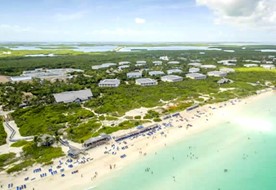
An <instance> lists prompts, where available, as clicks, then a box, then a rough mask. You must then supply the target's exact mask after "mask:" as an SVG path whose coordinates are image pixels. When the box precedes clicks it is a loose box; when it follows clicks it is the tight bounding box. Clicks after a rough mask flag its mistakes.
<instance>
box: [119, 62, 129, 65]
mask: <svg viewBox="0 0 276 190" xmlns="http://www.w3.org/2000/svg"><path fill="white" fill-rule="evenodd" d="M128 64H130V62H129V61H120V62H119V65H128Z"/></svg>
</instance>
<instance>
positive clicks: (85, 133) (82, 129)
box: [68, 119, 101, 142]
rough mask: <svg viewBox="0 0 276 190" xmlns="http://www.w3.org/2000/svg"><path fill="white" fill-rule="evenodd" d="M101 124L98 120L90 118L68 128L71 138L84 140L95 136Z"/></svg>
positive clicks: (78, 140) (76, 140)
mask: <svg viewBox="0 0 276 190" xmlns="http://www.w3.org/2000/svg"><path fill="white" fill-rule="evenodd" d="M100 126H101V123H99V122H98V121H97V120H94V119H92V120H89V121H88V122H87V123H83V124H80V125H79V126H77V127H71V128H69V129H68V135H69V138H70V139H72V140H73V141H75V142H82V141H85V140H87V139H89V138H90V137H92V136H93V133H95V132H96V131H97V130H98V129H99V128H100Z"/></svg>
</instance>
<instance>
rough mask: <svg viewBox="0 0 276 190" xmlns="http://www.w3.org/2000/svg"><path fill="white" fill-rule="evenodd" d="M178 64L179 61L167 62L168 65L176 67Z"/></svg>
mask: <svg viewBox="0 0 276 190" xmlns="http://www.w3.org/2000/svg"><path fill="white" fill-rule="evenodd" d="M179 63H180V62H179V61H169V62H168V64H169V65H178V64H179Z"/></svg>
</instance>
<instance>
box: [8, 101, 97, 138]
mask: <svg viewBox="0 0 276 190" xmlns="http://www.w3.org/2000/svg"><path fill="white" fill-rule="evenodd" d="M12 116H13V118H14V120H15V122H16V123H17V126H18V127H19V130H20V133H21V135H22V136H29V135H39V134H45V133H46V134H55V133H56V132H57V131H58V130H59V129H61V128H64V127H65V125H66V123H67V125H69V126H77V125H78V124H79V123H81V122H82V120H83V119H86V118H90V117H93V116H94V114H93V113H92V112H90V111H88V110H85V109H83V108H81V107H80V105H78V104H55V105H42V106H36V107H30V108H26V109H19V110H16V111H15V112H13V113H12Z"/></svg>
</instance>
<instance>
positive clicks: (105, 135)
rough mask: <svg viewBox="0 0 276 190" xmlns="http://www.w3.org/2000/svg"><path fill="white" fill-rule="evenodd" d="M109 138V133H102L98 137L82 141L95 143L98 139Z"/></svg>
mask: <svg viewBox="0 0 276 190" xmlns="http://www.w3.org/2000/svg"><path fill="white" fill-rule="evenodd" d="M110 138H111V137H110V135H107V134H102V135H100V136H98V137H93V138H90V139H88V140H86V141H84V144H91V143H95V142H97V141H99V140H102V139H110Z"/></svg>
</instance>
